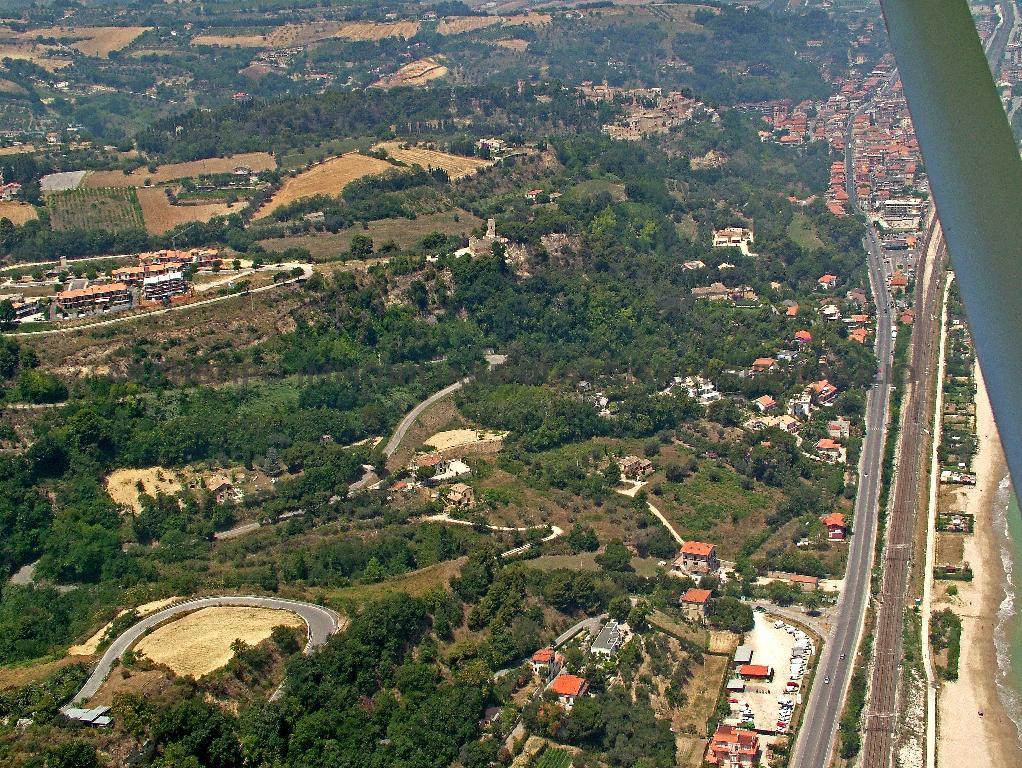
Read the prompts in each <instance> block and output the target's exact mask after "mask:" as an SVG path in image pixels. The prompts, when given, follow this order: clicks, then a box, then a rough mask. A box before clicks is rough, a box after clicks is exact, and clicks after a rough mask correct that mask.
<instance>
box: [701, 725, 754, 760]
mask: <svg viewBox="0 0 1022 768" xmlns="http://www.w3.org/2000/svg"><path fill="white" fill-rule="evenodd" d="M759 758H760V749H759V735H758V734H757V733H756V732H755V731H750V730H746V729H744V728H738V727H736V726H733V725H718V726H717V730H716V732H715V733H714V734H713V738H712V739H710V744H709V746H708V747H707V748H706V762H707V763H709V764H710V765H719V766H721V768H750V766H753V765H756V764H757V763H759Z"/></svg>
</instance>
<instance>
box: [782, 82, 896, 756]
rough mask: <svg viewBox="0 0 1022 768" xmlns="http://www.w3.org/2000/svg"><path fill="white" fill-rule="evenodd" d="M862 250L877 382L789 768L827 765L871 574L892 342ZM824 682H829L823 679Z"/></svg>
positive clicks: (874, 247) (851, 183)
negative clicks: (828, 615)
mask: <svg viewBox="0 0 1022 768" xmlns="http://www.w3.org/2000/svg"><path fill="white" fill-rule="evenodd" d="M871 104H872V102H868V103H867V104H865V105H863V106H862V107H861V108H860V109H859V110H858V111H857V112H855V113H854V114H853V115H852V116H851V118H850V119H849V121H848V125H849V132H848V135H847V136H846V142H845V143H846V152H845V166H846V177H847V180H848V197H849V202H850V203H851V206H852V209H853V210H855V209H856V208H857V206H858V195H857V193H856V189H855V172H854V168H853V167H852V141H851V125H852V121H853V120H854V119H855V117H856V116H857V115H858V114H860V113H861V112H862V111H864V110H865V109H867V108H868V107H869V106H871ZM865 246H866V251H867V255H868V265H869V280H870V286H871V288H872V291H873V299H874V303H875V305H876V308H877V332H876V347H875V352H876V357H877V361H878V363H877V365H878V370H877V378H876V380H875V382H874V384H873V386H872V387H871V388H870V390H869V391H868V392H867V393H866V434H865V435H864V437H863V440H862V453H861V455H860V459H859V490H858V493H857V494H856V497H855V511H854V518H853V523H852V530H853V535H852V537H851V541H850V543H849V549H848V565H847V569H846V571H845V584H844V588H843V589H842V590H841V596H840V597H839V599H838V604H837V612H836V616H835V619H834V622H833V629H832V631H831V634H830V635H829V637H827V638H826V640H827V642H826V644H825V645H824V649H823V652H822V654H821V656H820V661H819V667H818V668H817V671H816V675H815V678H814V680H815V682H814V684H813V687H812V690H811V691H810V694H809V700H808V702H807V704H806V710H805V713H804V715H803V717H802V727H801V730H800V731H799V736H798V739H797V741H796V743H795V750H794V753H793V755H792V761H791V765H792V767H793V768H824V766H826V765H828V764H829V762H830V754H831V750H832V749H833V744H834V738H835V735H836V733H837V726H838V721H839V720H840V718H841V710H842V707H843V705H844V698H845V693H846V691H847V690H848V684H849V682H850V681H851V676H852V671H853V670H852V664H853V662H854V659H855V651H856V647H857V646H858V641H859V634H860V631H861V628H862V625H863V622H864V620H865V615H866V606H867V604H868V600H869V592H870V574H871V572H872V568H873V552H874V547H875V542H876V535H877V521H878V505H879V499H880V483H881V477H880V473H881V464H882V462H883V455H884V443H885V441H886V438H887V419H888V407H889V403H890V386H891V362H892V353H893V348H894V344H893V341H892V339H891V329H892V327H893V319H892V317H891V313H892V311H893V310H892V308H891V299H890V296H889V294H888V291H887V284H886V278H887V276H888V275H887V271H886V270H887V265H886V262H885V260H884V257H883V252H882V250H881V248H880V242H879V240H878V238H877V235H876V231H875V230H874V228H873V227H872V226H870V227H869V228H868V232H867V235H866V238H865ZM828 678H829V680H830V682H825V681H826V680H827V679H828Z"/></svg>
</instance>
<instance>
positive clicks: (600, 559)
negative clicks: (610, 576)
mask: <svg viewBox="0 0 1022 768" xmlns="http://www.w3.org/2000/svg"><path fill="white" fill-rule="evenodd" d="M631 561H632V553H631V552H629V551H628V547H626V546H625V544H624V542H623V541H621V539H614V540H612V541H611V542H610V543H608V544H607V548H606V549H604V550H603V552H601V553H600V554H598V555H597V556H596V562H597V563H598V564H599V565H600V567H601V568H603V569H604V570H606V571H630V570H631V568H632V566H631Z"/></svg>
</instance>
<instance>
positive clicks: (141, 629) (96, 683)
mask: <svg viewBox="0 0 1022 768" xmlns="http://www.w3.org/2000/svg"><path fill="white" fill-rule="evenodd" d="M224 605H240V606H248V607H252V608H274V609H276V610H280V611H291V613H295V614H298V615H299V616H300V617H301V618H302V619H303V620H304V621H305V623H306V625H307V626H308V642H307V643H306V644H305V653H311V652H312V651H313V650H314V649H315V648H318V647H319V646H321V645H323V643H325V642H326V641H327V638H328V637H330V635H332V634H333V633H334V632H336V631H337V629H338V627H339V626H340V616H338V615H337V614H336V613H335V612H334V611H331V610H330V609H329V608H323V607H321V606H318V605H313V604H312V603H304V602H301V601H299V600H285V599H283V598H277V597H257V596H254V595H222V596H218V597H199V598H195V599H193V600H186V601H184V602H182V603H177V604H176V605H172V606H170V607H169V608H164V609H163V610H161V611H157V612H156V613H153V614H151V615H149V616H146V617H145V618H144V619H142V620H141V621H140V622H138V623H137V624H135V625H134V626H132V627H131V628H130V629H128V630H127V631H125V632H124V633H123V634H121V635H120V636H119V637H118V638H117V639H116V640H114V641H113V642H112V643H110V647H109V648H107V649H106V653H104V654H103V657H102V658H101V659H100V660H99V664H97V665H96V668H95V669H94V670H93V672H92V675H91V676H90V677H89V679H88V680H86V681H85V685H83V686H82V687H81V690H79V691H78V693H76V694H75V695H74V697H73V698H72V699H71V704H70V705H68V706H65V707H62V708H61V710H62V711H63V710H66V709H68V708H69V707H70V706H72V705H73V704H74V703H75V702H86V701H88V700H89V699H91V698H92V697H93V696H95V695H96V693H97V692H98V691H99V689H100V687H101V686H102V685H103V681H105V680H106V678H107V676H108V675H109V674H110V670H111V669H113V666H114V662H115V661H117V660H118V659H119V658H120V657H121V656H122V655H123V654H124V652H125V651H127V650H128V649H129V648H131V647H132V646H133V645H134V644H135V643H136V642H137V641H138V639H139V638H140V637H142V635H144V634H145V633H146V632H147V631H148V630H150V629H152V628H153V627H156V626H158V625H159V624H162V623H163V622H165V621H167V620H168V619H172V618H174V617H175V616H179V615H181V614H184V613H191V612H193V611H197V610H199V609H200V608H211V607H215V606H224Z"/></svg>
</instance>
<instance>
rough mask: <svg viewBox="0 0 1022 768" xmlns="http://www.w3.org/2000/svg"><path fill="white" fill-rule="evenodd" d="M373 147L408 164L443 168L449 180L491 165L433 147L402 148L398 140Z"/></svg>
mask: <svg viewBox="0 0 1022 768" xmlns="http://www.w3.org/2000/svg"><path fill="white" fill-rule="evenodd" d="M374 149H383V150H385V151H386V152H387V154H388V155H390V156H391V157H392V158H394V159H395V160H398V161H400V162H402V163H408V165H421V166H422V167H423V168H427V169H428V168H443V169H444V170H445V171H447V173H448V175H450V177H451V180H452V181H454V180H455V179H460V178H463V177H465V176H471V175H472V174H473V173H475V172H476V171H478V170H479V169H480V168H486V167H487V166H490V165H493V161H492V160H483V159H481V158H478V157H464V156H462V155H452V154H449V153H447V152H439V151H437V150H435V149H426V148H425V147H409V148H407V149H403V148H402V144H401V142H399V141H388V142H384V143H383V144H377V145H376V146H375V147H374Z"/></svg>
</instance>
